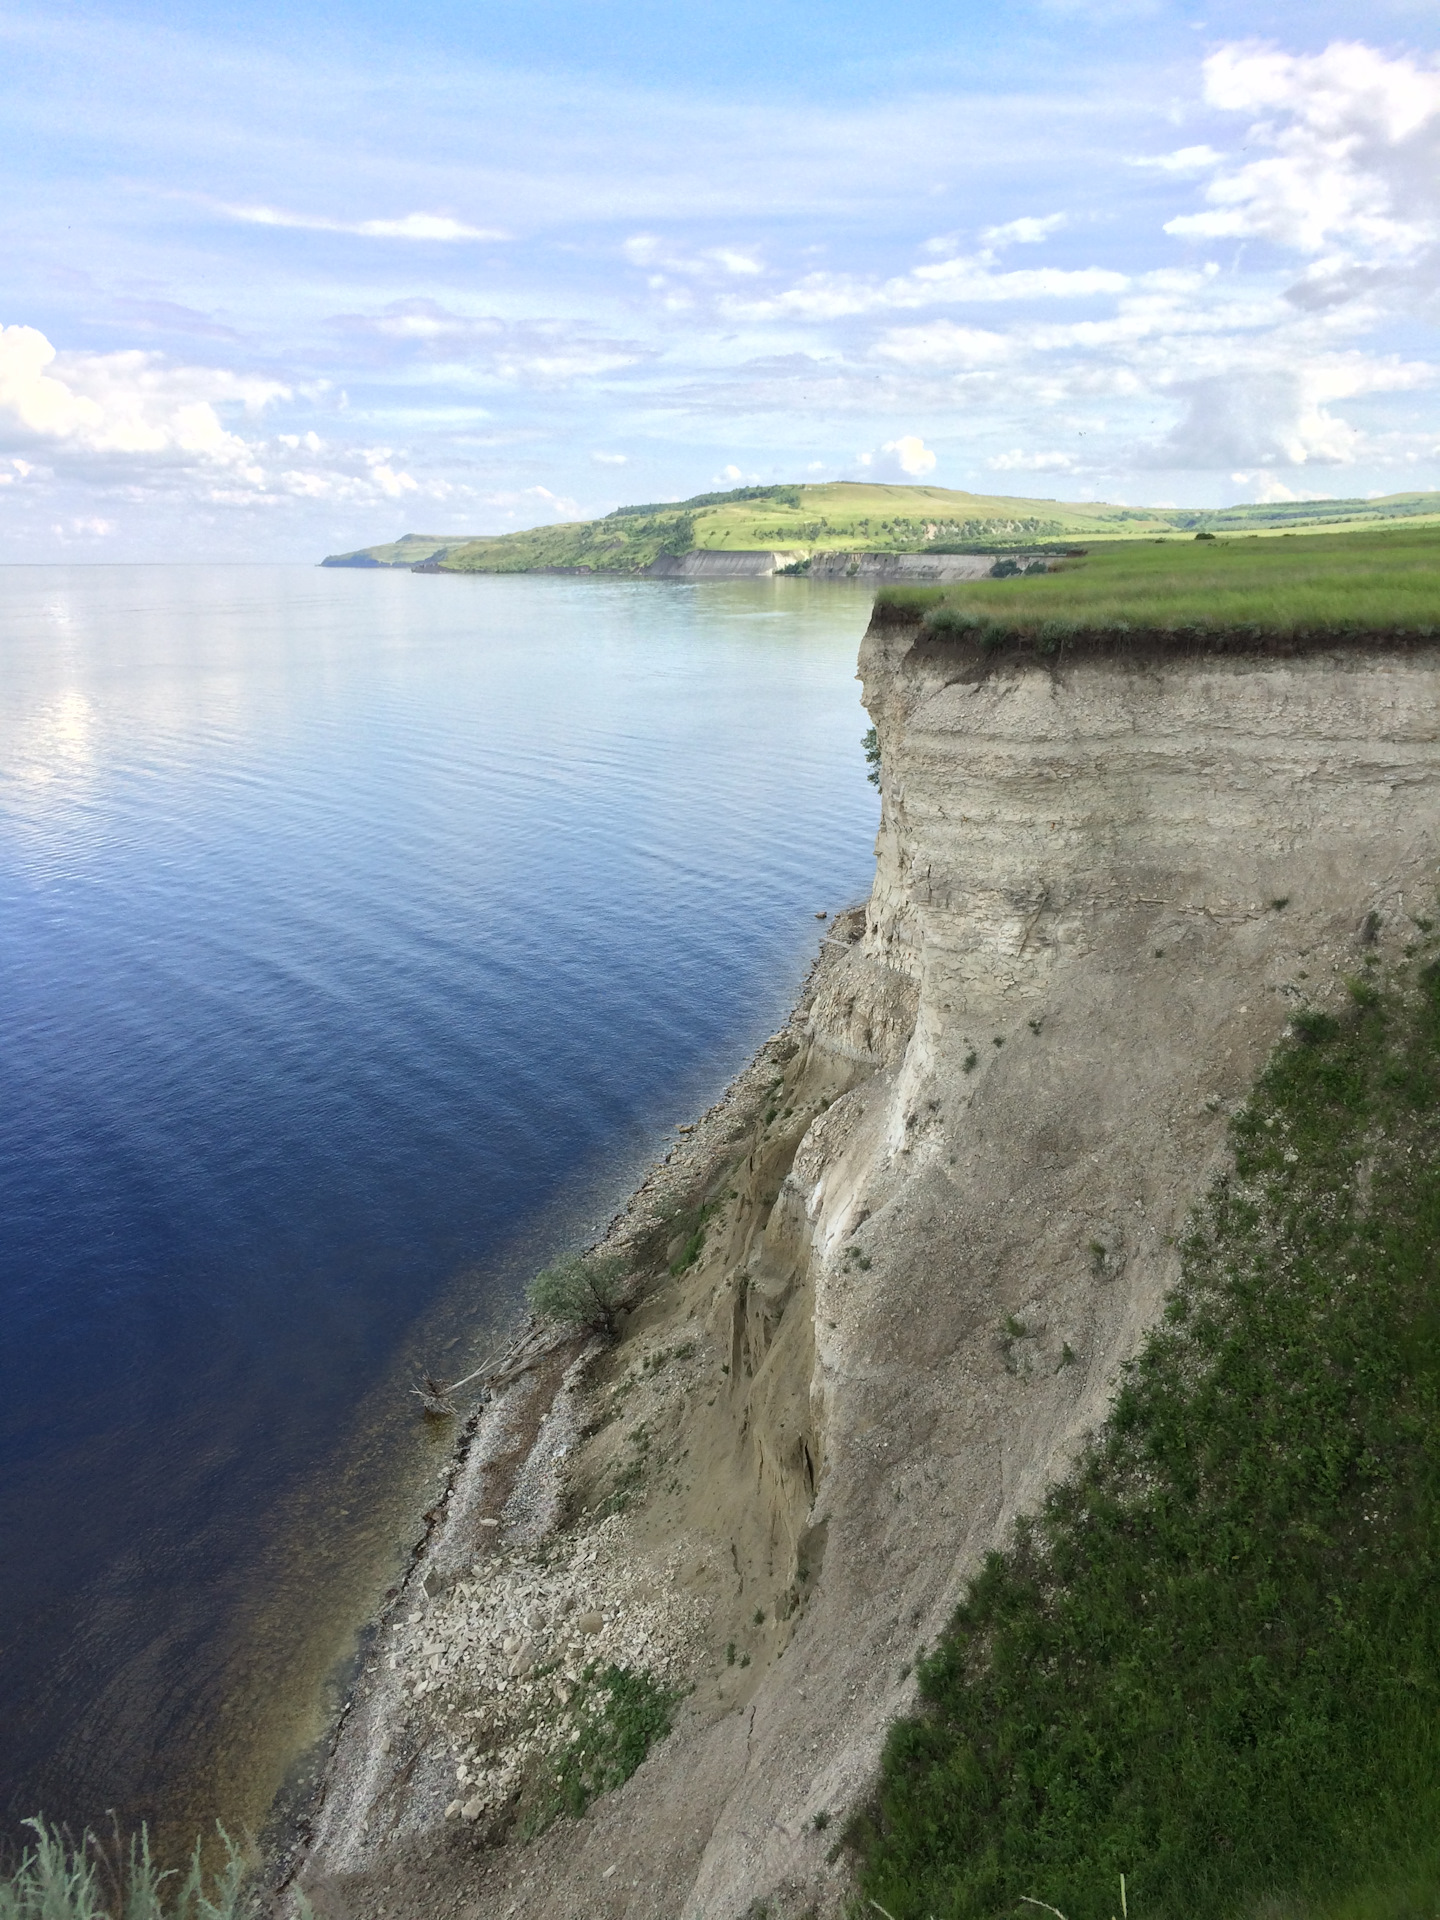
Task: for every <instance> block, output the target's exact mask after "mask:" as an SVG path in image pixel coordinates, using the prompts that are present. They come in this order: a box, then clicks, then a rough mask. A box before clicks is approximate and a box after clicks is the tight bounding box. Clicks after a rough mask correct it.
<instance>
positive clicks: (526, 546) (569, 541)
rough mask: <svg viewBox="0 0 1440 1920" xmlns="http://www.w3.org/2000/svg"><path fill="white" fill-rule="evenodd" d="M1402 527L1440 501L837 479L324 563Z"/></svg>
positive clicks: (370, 550) (511, 567) (495, 563)
mask: <svg viewBox="0 0 1440 1920" xmlns="http://www.w3.org/2000/svg"><path fill="white" fill-rule="evenodd" d="M1395 520H1403V521H1406V522H1409V523H1412V524H1413V523H1415V522H1417V521H1421V522H1424V521H1431V522H1440V493H1433V492H1427V493H1396V494H1390V495H1387V496H1386V497H1385V498H1384V499H1379V500H1285V501H1278V502H1271V503H1268V504H1266V505H1263V506H1237V507H1220V508H1206V507H1196V508H1190V507H1185V508H1175V507H1123V506H1110V505H1107V504H1105V503H1104V502H1102V501H1080V502H1071V501H1062V500H1030V499H1021V498H1011V497H1007V496H1005V495H989V494H978V493H961V492H956V491H954V490H952V489H950V488H948V487H924V486H881V485H873V484H869V483H863V482H855V481H835V482H832V483H829V484H827V485H824V486H769V487H736V488H734V489H732V490H731V491H730V492H728V493H698V494H695V495H693V496H692V497H691V498H690V499H688V500H675V501H663V502H655V501H652V502H650V503H649V504H647V505H644V506H635V507H617V508H616V509H615V510H614V512H613V513H607V514H606V515H605V517H604V518H603V519H601V520H580V521H574V522H571V523H569V524H565V525H561V526H547V527H532V528H528V529H526V530H524V531H523V532H519V533H503V534H484V535H478V536H476V535H467V534H450V535H431V534H419V533H407V534H404V535H403V536H402V537H401V538H400V539H399V540H392V541H390V542H388V543H387V544H384V545H381V546H375V547H362V548H360V549H359V550H358V551H357V552H354V553H332V554H330V555H329V556H328V557H327V558H326V559H325V560H323V561H322V562H321V565H322V566H326V567H388V568H408V569H410V570H412V571H420V572H424V573H618V574H632V575H634V574H649V575H653V576H660V577H665V576H671V577H674V576H680V577H691V578H695V577H721V578H723V577H744V576H749V575H767V574H774V573H793V574H800V573H803V574H809V575H812V576H814V577H819V578H844V577H847V576H849V577H855V576H857V575H858V576H860V577H862V578H875V577H890V576H894V577H898V578H911V577H914V578H917V579H930V578H934V579H943V578H946V577H949V576H950V575H955V576H957V577H958V576H959V575H961V574H963V573H965V572H966V571H973V567H972V568H970V569H967V568H966V567H965V566H964V565H963V561H964V559H965V558H966V557H971V556H978V555H983V554H987V553H988V554H991V555H993V554H995V553H997V552H1002V551H1003V552H1013V551H1016V550H1018V549H1037V548H1040V549H1043V548H1044V547H1046V546H1047V545H1051V546H1053V545H1056V544H1060V545H1063V544H1064V543H1065V542H1067V541H1073V540H1078V539H1083V540H1086V541H1095V540H1124V539H1131V540H1133V539H1137V538H1146V537H1149V538H1154V539H1174V538H1182V539H1183V538H1192V539H1193V538H1194V536H1195V535H1196V534H1197V533H1215V534H1222V533H1231V534H1245V533H1284V532H1301V531H1307V532H1308V531H1316V532H1318V531H1320V530H1321V529H1324V530H1325V531H1326V532H1336V531H1339V530H1341V529H1342V528H1350V527H1360V526H1367V525H1374V524H1376V523H1377V522H1383V521H1395ZM947 562H950V563H952V564H946V563H947ZM954 563H960V564H954Z"/></svg>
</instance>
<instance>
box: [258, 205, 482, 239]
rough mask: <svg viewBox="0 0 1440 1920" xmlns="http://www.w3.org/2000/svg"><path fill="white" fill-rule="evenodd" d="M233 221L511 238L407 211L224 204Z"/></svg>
mask: <svg viewBox="0 0 1440 1920" xmlns="http://www.w3.org/2000/svg"><path fill="white" fill-rule="evenodd" d="M221 212H222V213H226V214H228V215H229V217H230V218H231V219H232V220H243V221H245V222H246V223H247V224H249V225H250V226H255V227H299V228H301V229H302V230H303V231H304V232H306V233H354V234H358V235H360V236H361V237H362V238H363V239H366V240H440V241H452V240H508V239H509V238H510V235H509V234H508V233H507V232H506V231H505V229H504V228H503V227H472V226H470V225H469V224H468V223H467V222H466V221H464V220H456V219H453V218H452V217H451V216H450V215H449V214H448V213H406V214H401V215H400V217H399V218H398V219H385V220H328V219H326V218H325V216H324V215H323V214H311V213H290V212H287V211H286V210H285V209H284V208H282V207H233V206H224V207H222V208H221Z"/></svg>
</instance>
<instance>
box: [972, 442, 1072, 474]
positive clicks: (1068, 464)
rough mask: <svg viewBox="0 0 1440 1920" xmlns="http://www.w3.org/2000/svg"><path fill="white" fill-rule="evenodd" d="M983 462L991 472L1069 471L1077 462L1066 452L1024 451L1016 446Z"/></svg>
mask: <svg viewBox="0 0 1440 1920" xmlns="http://www.w3.org/2000/svg"><path fill="white" fill-rule="evenodd" d="M985 464H986V466H987V467H989V468H990V470H991V471H992V472H993V473H1069V472H1071V471H1072V470H1073V469H1074V468H1075V466H1076V465H1077V464H1078V463H1077V462H1076V461H1075V460H1074V459H1073V458H1072V457H1071V455H1070V454H1068V453H1026V452H1024V451H1023V450H1022V449H1021V448H1019V447H1016V448H1014V449H1013V451H1012V452H1010V453H997V454H996V455H995V456H994V457H993V459H990V460H987V461H986V462H985Z"/></svg>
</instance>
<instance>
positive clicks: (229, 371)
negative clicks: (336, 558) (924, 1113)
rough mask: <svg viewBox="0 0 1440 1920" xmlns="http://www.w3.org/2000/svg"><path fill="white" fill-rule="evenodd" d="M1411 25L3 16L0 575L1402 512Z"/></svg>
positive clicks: (1409, 411) (1417, 440)
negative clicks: (865, 525) (768, 526)
mask: <svg viewBox="0 0 1440 1920" xmlns="http://www.w3.org/2000/svg"><path fill="white" fill-rule="evenodd" d="M1437 50H1440V13H1437V9H1436V8H1435V6H1434V5H1433V4H1432V3H1430V0H1427V4H1425V5H1419V4H1414V3H1413V0H1369V4H1367V6H1366V7H1365V8H1364V9H1363V11H1362V10H1361V9H1360V8H1358V7H1357V6H1354V5H1351V6H1343V7H1342V6H1337V5H1333V4H1327V3H1326V0H1313V3H1312V4H1309V5H1305V6H1300V5H1293V4H1292V5H1279V6H1277V5H1272V6H1264V5H1260V6H1255V5H1248V6H1243V7H1242V6H1239V5H1235V4H1230V3H1229V0H1226V4H1221V5H1211V6H1198V5H1197V6H1190V7H1186V6H1180V5H1173V4H1170V0H1033V3H1032V4H1028V5H1024V4H1020V5H1004V6H996V5H991V6H989V7H986V8H980V7H978V6H970V5H955V4H951V5H948V6H940V5H937V4H933V3H932V0H907V3H906V4H904V5H888V4H873V3H872V4H867V5H861V4H856V3H854V0H830V3H828V4H827V3H825V0H819V3H817V0H810V4H807V5H804V6H801V5H796V4H789V3H788V0H767V3H766V4H764V5H761V4H758V0H736V3H735V4H730V5H725V6H719V5H687V4H684V0H664V4H661V0H653V3H652V0H646V4H637V3H636V0H607V3H606V4H603V5H602V4H600V3H599V0H525V4H523V5H522V4H519V3H518V0H514V3H512V0H505V4H492V5H480V6H470V7H467V8H461V7H456V6H447V5H439V4H434V5H427V4H421V5H419V6H415V7H411V8H409V9H407V10H404V11H402V10H400V9H397V8H395V7H393V6H387V7H381V6H378V5H374V6H370V5H350V6H346V7H343V8H337V7H336V6H334V5H333V4H331V5H327V6H326V7H324V8H321V7H318V6H306V5H295V4H285V5H284V6H280V5H275V4H270V0H265V3H264V4H261V5H258V6H256V5H250V6H248V7H247V8H246V9H245V11H244V15H243V19H242V18H241V17H240V15H239V11H238V10H236V9H226V10H223V11H222V10H220V9H210V8H205V7H202V6H198V5H185V4H178V5H177V4H166V5H165V6H163V7H161V6H159V5H139V4H137V5H130V6H125V7H110V8H105V7H101V6H77V5H66V4H63V0H62V3H61V4H56V3H55V0H50V4H47V5H45V6H44V7H43V8H41V7H33V8H27V7H23V6H22V7H18V8H13V9H11V10H8V11H0V95H3V107H4V116H5V125H6V128H7V139H6V141H5V143H4V147H3V152H0V169H3V182H0V192H3V205H4V208H5V210H6V211H5V214H4V226H5V237H4V247H3V253H0V260H3V273H0V325H3V328H4V331H3V333H0V559H5V560H30V559H49V558H60V557H65V558H72V559H108V558H114V559H145V558H156V557H163V556H168V555H173V556H177V557H184V558H195V559H204V558H237V559H313V558H315V557H316V556H317V555H318V554H321V553H324V552H327V551H332V550H335V549H339V548H344V547H350V546H356V545H362V544H368V543H370V542H373V541H377V540H382V539H387V538H392V537H394V536H395V535H396V534H398V533H400V532H402V531H407V530H416V531H423V532H442V533H443V532H463V531H503V530H505V529H507V528H511V527H516V526H525V525H535V524H539V523H542V522H545V521H548V520H553V519H573V518H579V517H582V516H589V515H591V514H593V513H598V512H604V511H605V510H607V509H608V508H609V507H611V506H614V505H617V504H620V503H622V502H625V501H633V500H648V499H663V498H675V497H679V496H683V495H685V494H687V493H692V492H696V491H699V490H701V489H705V488H710V487H714V486H723V485H726V484H740V483H742V482H749V481H752V480H776V479H784V480H796V479H807V478H809V479H824V478H864V477H871V478H906V477H909V478H914V479H927V480H931V481H934V482H936V483H938V484H940V485H945V486H952V487H965V488H971V489H974V490H976V491H982V492H987V493H996V492H999V493H1017V494H1031V495H1034V494H1039V495H1044V496H1051V497H1061V498H1066V499H1076V500H1078V499H1086V498H1093V499H1108V500H1123V501H1129V502H1133V503H1136V504H1149V503H1160V502H1167V501H1168V502H1177V503H1186V504H1190V503H1193V504H1214V503H1222V502H1228V501H1232V500H1255V499H1267V498H1285V497H1288V496H1291V495H1296V496H1315V495H1327V494H1328V495H1350V494H1364V493H1377V492H1381V493H1383V492H1394V491H1400V490H1405V489H1410V488H1416V487H1435V486H1437V485H1440V393H1437V372H1440V354H1437V342H1436V334H1435V322H1436V319H1437V317H1440V61H1437Z"/></svg>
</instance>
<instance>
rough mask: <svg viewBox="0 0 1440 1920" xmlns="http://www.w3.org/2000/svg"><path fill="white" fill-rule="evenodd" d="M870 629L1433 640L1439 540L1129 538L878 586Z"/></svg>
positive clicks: (1076, 641) (1010, 636) (1048, 649)
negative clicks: (1017, 568)
mask: <svg viewBox="0 0 1440 1920" xmlns="http://www.w3.org/2000/svg"><path fill="white" fill-rule="evenodd" d="M876 616H877V618H880V619H885V618H890V619H895V620H918V621H919V622H920V623H921V624H922V625H923V626H924V627H925V628H926V629H927V631H928V632H930V633H932V634H934V635H936V636H937V637H941V636H944V637H948V638H950V639H955V640H961V639H967V638H968V639H970V640H972V641H974V642H975V643H976V644H978V645H979V647H980V648H981V649H982V651H986V652H989V651H993V650H995V649H998V648H1000V647H1002V646H1010V647H1012V648H1017V647H1018V648H1019V649H1021V650H1022V651H1034V652H1038V653H1043V654H1055V653H1059V652H1061V651H1062V650H1063V649H1065V648H1066V647H1068V646H1074V645H1085V644H1090V645H1093V644H1095V643H1097V642H1099V641H1101V640H1102V639H1103V640H1106V641H1108V642H1109V643H1111V644H1114V643H1116V642H1120V643H1122V644H1126V645H1130V646H1137V645H1140V644H1141V643H1142V642H1143V641H1144V639H1145V637H1146V636H1154V637H1157V638H1159V637H1163V638H1164V639H1165V640H1166V641H1167V642H1168V643H1170V644H1173V643H1175V642H1177V641H1183V640H1184V639H1185V638H1186V637H1189V638H1191V639H1193V640H1194V641H1196V642H1198V643H1203V644H1204V645H1206V646H1211V645H1213V644H1214V643H1215V641H1216V640H1217V639H1218V638H1219V637H1221V636H1225V635H1230V636H1234V637H1235V638H1237V639H1238V640H1240V641H1242V642H1244V643H1245V644H1246V645H1247V646H1251V647H1253V646H1256V645H1263V646H1272V645H1277V644H1279V645H1284V644H1288V643H1292V642H1293V641H1295V640H1296V639H1297V638H1300V637H1302V636H1305V635H1316V636H1327V635H1328V636H1348V635H1359V634H1364V633H1373V634H1396V633H1402V632H1403V633H1409V634H1414V635H1416V636H1417V637H1418V638H1421V639H1430V638H1432V637H1433V636H1434V635H1436V634H1440V530H1437V529H1435V528H1431V527H1425V528H1416V527H1406V526H1401V527H1389V528H1384V529H1376V530H1373V531H1359V532H1351V533H1332V534H1316V535H1311V536H1310V537H1308V538H1306V539H1303V540H1301V539H1294V540H1291V539H1286V538H1281V539H1278V540H1261V539H1258V538H1253V537H1251V538H1245V537H1242V538H1239V539H1234V538H1231V539H1224V538H1215V539H1208V540H1207V539H1205V538H1203V537H1201V538H1199V539H1194V538H1192V539H1190V540H1187V541H1179V542H1171V541H1165V542H1155V541H1142V540H1129V541H1125V542H1115V543H1113V544H1110V545H1104V546H1097V547H1094V548H1089V549H1087V550H1086V551H1085V552H1083V553H1081V552H1076V553H1074V554H1072V555H1071V556H1069V557H1067V558H1065V559H1061V560H1058V561H1056V562H1054V563H1053V564H1052V567H1051V570H1049V571H1046V572H1032V573H1015V574H1013V575H1011V576H1009V577H1007V578H1002V579H986V580H973V581H965V582H963V583H962V584H959V585H955V586H948V587H890V588H886V589H883V590H882V591H881V592H880V593H879V594H878V595H877V597H876Z"/></svg>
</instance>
